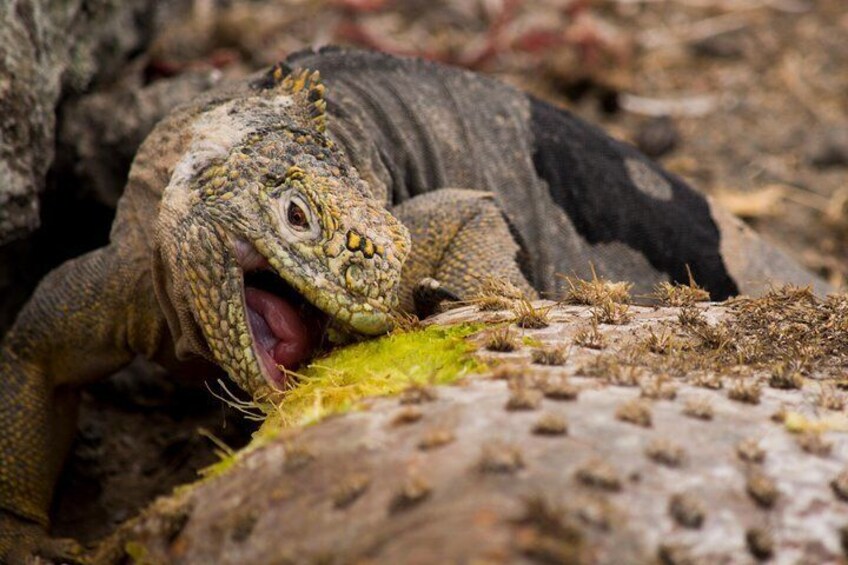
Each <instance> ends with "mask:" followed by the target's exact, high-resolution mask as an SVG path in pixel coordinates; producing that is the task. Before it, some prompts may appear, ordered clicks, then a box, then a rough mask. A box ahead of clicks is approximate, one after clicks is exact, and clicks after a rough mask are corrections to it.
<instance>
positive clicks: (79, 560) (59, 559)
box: [0, 511, 88, 565]
mask: <svg viewBox="0 0 848 565" xmlns="http://www.w3.org/2000/svg"><path fill="white" fill-rule="evenodd" d="M39 558H40V559H39ZM41 560H46V561H48V562H56V563H70V564H72V565H83V564H86V563H88V560H87V559H86V551H85V549H84V548H83V547H82V546H81V545H80V544H79V543H77V542H76V541H74V540H72V539H64V538H51V537H49V536H48V535H47V532H46V531H45V530H44V528H42V527H41V526H40V525H38V524H36V523H34V522H29V521H27V520H23V519H20V518H17V517H15V516H12V515H10V514H7V513H4V512H2V511H0V562H3V563H9V564H10V565H17V564H23V563H33V562H36V563H39V562H43V561H41Z"/></svg>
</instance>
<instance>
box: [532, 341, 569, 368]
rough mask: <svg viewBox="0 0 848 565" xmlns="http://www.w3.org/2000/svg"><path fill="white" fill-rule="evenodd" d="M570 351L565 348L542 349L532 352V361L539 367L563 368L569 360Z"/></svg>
mask: <svg viewBox="0 0 848 565" xmlns="http://www.w3.org/2000/svg"><path fill="white" fill-rule="evenodd" d="M568 353H569V350H568V349H566V348H565V347H564V346H562V345H560V346H556V347H540V348H537V349H534V350H532V351H531V352H530V359H531V360H532V361H533V363H535V364H537V365H549V366H561V365H565V362H566V361H567V360H568Z"/></svg>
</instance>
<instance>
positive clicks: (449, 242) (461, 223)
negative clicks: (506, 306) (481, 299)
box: [392, 188, 536, 315]
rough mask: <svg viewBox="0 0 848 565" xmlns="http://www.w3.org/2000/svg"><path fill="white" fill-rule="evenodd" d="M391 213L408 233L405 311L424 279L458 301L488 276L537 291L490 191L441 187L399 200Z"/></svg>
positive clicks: (410, 308) (412, 308)
mask: <svg viewBox="0 0 848 565" xmlns="http://www.w3.org/2000/svg"><path fill="white" fill-rule="evenodd" d="M392 214H394V215H395V216H396V217H397V218H398V219H399V220H400V221H401V223H403V224H404V225H405V226H406V227H407V229H408V230H409V233H410V236H411V238H412V252H411V253H410V256H409V258H408V259H407V261H406V263H405V264H404V267H403V275H402V285H401V290H400V304H401V308H403V309H404V310H405V311H408V312H412V311H416V307H415V294H416V287H418V285H419V284H420V283H421V281H425V280H427V279H435V280H436V281H438V282H439V283H440V285H441V288H442V289H444V291H446V292H445V295H447V296H449V295H454V296H456V297H457V298H459V299H460V300H466V299H469V298H472V297H473V296H474V295H475V294H477V292H478V291H479V290H480V288H481V285H482V284H483V283H484V281H485V280H486V279H487V278H489V277H494V278H496V279H502V280H508V281H510V282H511V283H513V284H514V285H516V286H517V287H518V288H520V289H521V290H522V291H524V292H525V293H526V294H527V296H528V298H533V297H535V296H536V291H535V290H534V289H533V287H532V286H531V285H530V283H529V282H528V280H527V278H526V277H525V275H524V274H523V273H522V270H521V267H520V257H521V254H522V252H523V250H522V247H521V245H520V243H519V242H518V241H516V238H515V236H514V235H513V231H512V230H511V229H510V226H509V223H508V221H507V219H506V216H504V213H503V211H502V210H501V208H500V206H499V205H498V203H497V200H496V199H495V196H494V195H493V194H492V193H491V192H482V191H477V190H463V189H454V188H443V189H440V190H436V191H433V192H429V193H426V194H422V195H420V196H417V197H415V198H412V199H410V200H408V201H406V202H403V203H402V204H400V205H399V206H397V207H395V208H394V209H393V210H392ZM418 290H419V291H420V290H422V289H421V288H420V287H419V288H418ZM424 290H427V289H426V288H425V289H424ZM419 302H420V301H419ZM419 306H420V304H419ZM418 310H419V311H418V312H416V313H417V314H419V315H427V314H430V313H431V312H428V311H426V310H427V308H425V309H424V310H425V311H420V310H421V308H418Z"/></svg>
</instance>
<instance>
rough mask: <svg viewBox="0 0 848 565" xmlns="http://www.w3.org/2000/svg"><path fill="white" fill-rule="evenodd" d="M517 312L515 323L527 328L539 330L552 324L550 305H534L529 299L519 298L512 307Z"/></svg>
mask: <svg viewBox="0 0 848 565" xmlns="http://www.w3.org/2000/svg"><path fill="white" fill-rule="evenodd" d="M512 311H513V313H514V314H515V325H516V326H518V327H519V328H524V329H525V330H538V329H542V328H547V327H548V326H549V325H550V316H549V314H550V311H551V309H550V308H549V307H547V308H543V307H539V308H537V307H536V306H533V303H531V302H530V301H529V300H527V299H523V300H517V301H516V302H515V303H514V304H513V308H512Z"/></svg>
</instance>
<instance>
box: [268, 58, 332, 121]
mask: <svg viewBox="0 0 848 565" xmlns="http://www.w3.org/2000/svg"><path fill="white" fill-rule="evenodd" d="M268 78H270V79H271V81H270V82H272V83H273V85H274V86H276V87H278V88H281V89H283V90H284V91H286V92H288V93H289V94H291V95H292V96H294V97H302V98H303V99H304V101H305V102H306V107H307V109H308V110H307V111H308V114H309V117H310V119H311V120H312V121H313V123H314V124H315V129H317V130H318V131H319V132H321V133H324V132H325V131H326V130H327V101H326V100H325V99H324V93H325V91H326V88H325V87H324V83H322V82H321V73H320V72H319V71H312V70H310V69H294V70H291V69H290V68H289V67H288V66H287V65H286V64H285V63H277V64H276V65H274V67H273V68H272V69H271V70H270V71H269V73H268Z"/></svg>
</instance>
